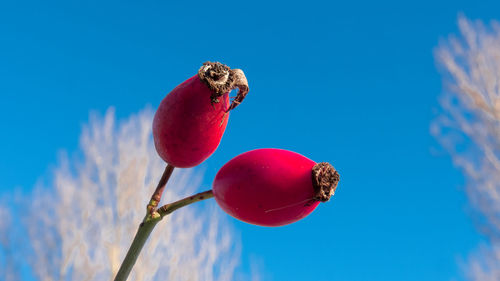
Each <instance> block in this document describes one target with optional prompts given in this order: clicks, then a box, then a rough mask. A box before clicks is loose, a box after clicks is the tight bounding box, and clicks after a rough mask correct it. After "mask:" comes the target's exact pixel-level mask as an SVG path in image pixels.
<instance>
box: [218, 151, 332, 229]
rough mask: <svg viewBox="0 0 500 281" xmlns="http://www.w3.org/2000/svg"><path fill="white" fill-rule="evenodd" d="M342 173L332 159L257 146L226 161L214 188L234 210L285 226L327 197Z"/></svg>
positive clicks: (252, 219) (226, 206)
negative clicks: (325, 160) (316, 159)
mask: <svg viewBox="0 0 500 281" xmlns="http://www.w3.org/2000/svg"><path fill="white" fill-rule="evenodd" d="M338 181H339V174H338V173H337V171H336V170H335V169H334V168H333V167H332V166H331V165H330V164H328V163H318V164H317V163H315V162H314V161H312V160H310V159H308V158H306V157H304V156H302V155H300V154H298V153H295V152H291V151H287V150H282V149H271V148H268V149H257V150H252V151H249V152H246V153H243V154H241V155H239V156H236V157H235V158H233V159H232V160H230V161H229V162H227V163H226V164H225V165H224V166H223V167H222V168H221V169H220V170H219V172H218V173H217V175H216V177H215V180H214V182H213V185H212V188H213V193H214V197H215V199H216V201H217V203H218V204H219V206H220V207H221V208H222V209H223V210H224V211H225V212H227V213H228V214H230V215H231V216H233V217H235V218H237V219H239V220H242V221H244V222H247V223H251V224H256V225H261V226H281V225H286V224H290V223H293V222H295V221H298V220H300V219H302V218H304V217H306V216H307V215H309V214H310V213H311V212H312V211H313V210H314V209H315V208H316V207H317V206H318V204H319V202H320V201H323V202H324V201H328V200H329V199H330V196H332V195H333V194H334V192H335V189H336V187H337V183H338Z"/></svg>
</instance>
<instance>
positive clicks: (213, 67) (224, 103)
mask: <svg viewBox="0 0 500 281" xmlns="http://www.w3.org/2000/svg"><path fill="white" fill-rule="evenodd" d="M235 88H239V92H238V95H237V96H236V98H235V99H234V100H233V101H232V102H230V100H229V92H231V90H233V89H235ZM247 93H248V83H247V81H246V78H245V75H244V73H243V71H241V70H239V69H230V68H229V67H228V66H226V65H223V64H220V63H212V62H207V63H204V64H203V66H202V67H201V68H200V70H199V71H198V74H197V75H195V76H193V77H191V78H189V79H188V80H186V81H184V82H183V83H182V84H180V85H179V86H177V87H176V88H175V89H173V90H172V91H171V92H170V93H169V94H168V95H167V96H166V97H165V98H164V99H163V100H162V101H161V103H160V106H159V107H158V110H157V111H156V113H155V116H154V119H153V137H154V144H155V147H156V151H157V152H158V154H159V155H160V157H161V158H162V159H163V160H165V162H167V163H168V164H170V165H172V166H174V167H179V168H188V167H194V166H196V165H198V164H200V163H202V162H203V161H205V160H206V159H207V158H208V157H209V156H210V155H212V153H214V151H215V150H216V149H217V147H218V146H219V143H220V140H221V138H222V135H223V134H224V131H225V129H226V125H227V122H228V118H229V111H230V110H232V109H233V108H235V107H236V106H237V105H238V104H239V103H241V101H242V100H243V99H244V98H245V96H246V94H247Z"/></svg>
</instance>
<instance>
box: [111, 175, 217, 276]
mask: <svg viewBox="0 0 500 281" xmlns="http://www.w3.org/2000/svg"><path fill="white" fill-rule="evenodd" d="M166 170H167V169H166ZM164 175H165V174H164ZM162 179H163V177H162ZM160 182H161V181H160ZM212 197H214V195H213V193H212V190H208V191H204V192H200V193H197V194H195V195H192V196H189V197H186V198H183V199H181V200H178V201H175V202H172V203H169V204H166V205H164V206H162V207H160V208H158V210H155V211H154V212H153V213H152V214H148V215H146V217H145V218H144V220H143V222H142V223H141V224H140V225H139V229H138V230H137V233H136V234H135V237H134V240H133V241H132V245H131V246H130V248H129V250H128V252H127V255H126V256H125V259H124V260H123V262H122V264H121V266H120V269H119V270H118V273H117V274H116V277H115V279H114V280H115V281H125V280H127V278H128V276H129V274H130V271H131V270H132V267H134V264H135V262H136V261H137V258H138V257H139V254H140V252H141V250H142V248H143V247H144V244H145V243H146V241H147V240H148V237H149V235H150V234H151V232H152V231H153V229H154V227H155V226H156V224H157V223H158V222H159V221H160V220H162V219H163V218H164V217H165V216H167V215H168V214H170V213H172V212H174V211H176V210H178V209H180V208H182V207H184V206H187V205H190V204H193V203H196V202H199V201H202V200H205V199H209V198H212Z"/></svg>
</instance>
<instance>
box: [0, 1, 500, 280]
mask: <svg viewBox="0 0 500 281" xmlns="http://www.w3.org/2000/svg"><path fill="white" fill-rule="evenodd" d="M104 2H105V3H104ZM104 2H103V1H57V2H56V1H42V2H40V1H2V2H0V132H2V135H1V136H2V137H1V138H0V155H1V157H0V193H9V192H12V190H13V189H14V188H21V189H22V190H25V191H28V190H30V189H31V187H32V186H33V185H34V184H35V183H36V181H37V180H38V179H39V178H40V177H42V176H43V175H46V174H47V172H48V170H49V169H50V167H51V166H53V165H55V164H56V163H57V152H58V151H59V150H60V149H67V150H69V151H75V150H76V149H77V147H78V137H79V134H80V130H81V125H82V124H84V123H85V122H87V120H88V114H89V111H90V110H96V111H98V112H101V113H104V111H105V110H106V109H107V108H108V107H109V106H114V107H116V113H117V116H118V117H119V118H124V117H126V116H128V115H130V114H131V113H134V112H137V111H139V110H140V109H142V108H143V107H144V106H146V105H152V106H153V107H154V108H156V106H157V105H158V104H159V102H160V101H161V99H162V98H163V96H164V95H165V94H166V93H167V92H168V91H170V90H171V89H172V88H173V87H174V86H175V85H177V84H178V83H180V82H182V81H183V80H185V79H186V78H188V77H190V76H192V75H194V74H195V73H196V70H197V69H198V67H199V66H200V64H201V63H203V62H204V61H207V60H212V61H221V62H223V63H226V64H228V65H229V66H232V67H238V68H242V69H244V70H245V72H246V74H247V77H248V79H249V81H250V87H251V92H250V94H249V96H248V98H247V99H246V100H245V102H244V104H243V105H241V106H240V107H238V108H237V109H236V110H235V111H234V112H232V114H231V119H230V122H229V126H228V128H227V131H226V134H225V135H224V138H223V140H222V143H221V146H220V148H219V150H217V152H216V153H215V154H214V155H213V157H211V158H210V159H209V160H208V161H206V162H205V164H204V165H203V166H204V168H205V170H206V176H205V183H206V185H209V184H210V182H211V181H212V178H213V176H214V175H215V173H216V172H217V170H218V168H219V167H220V166H221V165H222V164H223V163H225V162H226V161H227V160H229V159H230V158H232V157H233V156H235V155H237V154H239V153H241V152H244V151H247V150H250V149H254V148H260V147H280V148H284V149H290V150H294V151H297V152H299V153H302V154H304V155H306V156H308V157H310V158H311V159H313V160H315V161H328V162H331V163H333V164H334V166H336V167H337V168H338V170H339V171H340V174H341V182H340V186H339V189H338V191H337V194H336V196H335V197H334V199H333V201H332V202H329V203H327V204H322V205H320V206H319V208H318V209H317V210H316V211H315V212H314V213H313V214H312V215H311V216H309V217H308V218H307V219H305V220H303V221H300V222H298V223H296V224H293V225H290V226H286V227H282V228H262V227H256V226H251V225H246V224H244V223H241V222H238V221H236V220H232V219H231V220H230V221H231V222H232V223H233V224H234V227H235V228H236V229H237V231H238V232H239V233H241V237H242V244H243V252H242V256H243V267H242V268H241V269H240V270H241V271H243V272H249V271H250V269H249V266H248V264H249V260H250V259H256V260H258V261H259V263H261V264H262V266H261V268H260V269H261V270H262V271H263V272H264V276H266V277H267V278H272V280H275V281H276V280H321V281H326V280H360V281H361V280H384V281H390V280H419V281H420V280H450V279H452V278H456V279H458V280H460V279H461V277H460V276H461V274H460V272H461V269H460V265H459V263H460V260H461V259H463V258H465V257H466V256H467V254H468V253H469V252H470V251H472V250H473V249H474V248H475V247H476V246H477V243H478V242H479V241H480V239H481V237H480V236H479V235H478V234H477V233H476V231H475V230H474V228H473V224H472V222H471V221H470V217H469V212H470V210H469V209H468V207H467V205H466V198H465V196H464V194H463V190H462V186H463V178H462V177H461V175H460V173H459V172H458V171H457V170H455V169H454V168H453V166H452V164H451V160H450V158H449V156H448V155H447V154H446V153H444V152H443V151H441V150H440V148H439V145H438V144H437V143H436V142H435V140H434V139H433V137H432V136H431V135H430V133H429V124H430V122H431V121H432V119H433V118H434V117H435V116H436V114H437V113H438V112H439V107H438V103H437V97H438V95H439V94H440V93H441V92H442V85H441V75H440V73H439V72H438V71H437V69H436V64H435V62H434V58H433V53H432V52H433V49H434V48H435V47H436V46H437V44H438V42H439V40H440V39H442V38H444V37H445V36H447V35H448V34H450V33H457V25H456V20H457V15H458V14H459V13H460V12H463V13H464V14H465V15H466V16H467V17H469V18H472V19H482V20H485V21H489V20H491V19H493V18H494V17H495V16H497V17H498V13H496V12H497V11H498V10H499V9H500V2H498V1H480V2H479V3H473V2H471V1H457V0H454V1H451V0H449V1H417V2H412V3H411V4H407V3H402V2H401V1H375V2H374V1H360V2H355V1H352V2H349V1H339V2H338V3H335V2H333V1H324V2H318V1H302V2H297V3H294V2H290V1H284V2H281V3H278V2H274V1H247V2H240V1H203V2H200V3H196V2H193V1H189V2H187V4H170V3H169V4H166V3H167V2H171V1H140V2H141V3H138V2H137V1H116V2H114V1H104ZM172 2H173V1H172ZM175 2H177V1H175ZM403 2H404V1H403ZM213 203H214V204H215V202H213ZM318 242H319V243H318ZM251 257H253V258H251ZM313 278H314V279H313Z"/></svg>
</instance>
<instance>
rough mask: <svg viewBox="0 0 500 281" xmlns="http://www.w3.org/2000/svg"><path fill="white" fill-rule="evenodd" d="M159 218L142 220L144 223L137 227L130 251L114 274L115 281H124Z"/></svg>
mask: <svg viewBox="0 0 500 281" xmlns="http://www.w3.org/2000/svg"><path fill="white" fill-rule="evenodd" d="M160 219H161V218H157V219H149V220H148V219H144V221H143V222H142V223H141V224H140V225H139V229H138V230H137V233H136V234H135V237H134V241H133V242H132V245H130V249H129V250H128V252H127V255H126V256H125V259H124V260H123V262H122V265H121V266H120V270H118V273H117V274H116V277H115V281H125V280H127V278H128V275H129V274H130V271H131V270H132V267H134V264H135V262H136V261H137V257H139V254H140V252H141V250H142V247H143V246H144V244H145V243H146V241H147V240H148V237H149V235H150V234H151V232H152V231H153V229H154V227H155V226H156V224H157V223H158V222H159V221H160Z"/></svg>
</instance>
